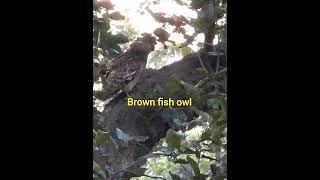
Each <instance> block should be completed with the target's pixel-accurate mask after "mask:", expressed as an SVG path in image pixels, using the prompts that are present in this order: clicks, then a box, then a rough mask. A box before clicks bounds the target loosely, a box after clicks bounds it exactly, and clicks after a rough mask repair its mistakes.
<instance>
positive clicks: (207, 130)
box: [200, 128, 211, 141]
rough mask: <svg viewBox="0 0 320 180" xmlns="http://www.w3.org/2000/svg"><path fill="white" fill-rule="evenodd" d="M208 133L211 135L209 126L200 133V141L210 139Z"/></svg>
mask: <svg viewBox="0 0 320 180" xmlns="http://www.w3.org/2000/svg"><path fill="white" fill-rule="evenodd" d="M210 135H211V128H208V129H206V130H205V131H204V133H202V135H201V137H200V141H206V140H210Z"/></svg>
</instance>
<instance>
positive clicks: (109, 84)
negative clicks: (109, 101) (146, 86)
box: [104, 33, 156, 98]
mask: <svg viewBox="0 0 320 180" xmlns="http://www.w3.org/2000/svg"><path fill="white" fill-rule="evenodd" d="M155 45H156V39H155V37H153V36H152V35H151V34H148V33H143V34H142V37H140V38H137V40H136V41H135V42H133V43H132V44H131V45H130V47H129V49H128V50H127V51H126V52H125V53H124V54H122V55H120V56H118V57H117V58H114V59H112V60H110V61H108V62H107V64H105V65H104V69H105V82H104V90H105V92H106V96H107V97H108V98H110V97H111V96H113V95H115V94H116V93H117V92H119V91H120V90H122V91H123V92H125V93H127V94H128V93H129V92H130V91H131V90H132V89H133V87H134V86H135V85H136V83H137V82H138V81H139V78H140V75H141V72H142V71H143V70H144V69H145V67H146V63H147V59H148V55H149V53H150V52H152V51H153V50H154V46H155Z"/></svg>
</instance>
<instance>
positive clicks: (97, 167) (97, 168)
mask: <svg viewBox="0 0 320 180" xmlns="http://www.w3.org/2000/svg"><path fill="white" fill-rule="evenodd" d="M99 171H102V169H101V167H100V165H99V164H98V163H96V162H95V161H93V172H95V173H98V172H99Z"/></svg>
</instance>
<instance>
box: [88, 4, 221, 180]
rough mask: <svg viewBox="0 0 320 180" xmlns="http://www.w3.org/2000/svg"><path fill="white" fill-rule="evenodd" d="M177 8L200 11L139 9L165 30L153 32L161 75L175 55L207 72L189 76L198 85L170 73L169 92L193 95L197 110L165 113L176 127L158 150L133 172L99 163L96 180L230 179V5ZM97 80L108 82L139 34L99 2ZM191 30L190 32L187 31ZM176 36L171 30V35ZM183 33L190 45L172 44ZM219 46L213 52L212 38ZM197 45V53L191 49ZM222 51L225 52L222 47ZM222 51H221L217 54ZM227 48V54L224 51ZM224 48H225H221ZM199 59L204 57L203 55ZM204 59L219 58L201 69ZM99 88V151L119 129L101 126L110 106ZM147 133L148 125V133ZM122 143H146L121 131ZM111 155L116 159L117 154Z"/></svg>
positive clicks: (96, 124) (96, 114)
mask: <svg viewBox="0 0 320 180" xmlns="http://www.w3.org/2000/svg"><path fill="white" fill-rule="evenodd" d="M172 1H175V3H176V4H177V5H179V6H185V7H188V8H190V9H192V10H194V11H196V12H197V15H198V16H197V18H196V19H193V18H190V17H188V16H187V15H185V14H184V15H182V14H174V12H173V14H165V13H163V12H154V11H153V10H152V8H150V7H151V6H157V5H159V4H160V3H161V0H154V1H143V3H142V4H141V5H140V9H139V11H140V12H141V13H144V14H149V15H150V16H152V17H153V19H154V21H156V22H159V23H160V24H161V26H160V27H158V28H156V29H154V31H153V34H154V35H155V36H156V37H157V40H158V44H160V45H161V46H158V47H157V49H155V51H154V52H153V54H151V55H150V57H149V60H148V61H149V62H148V64H150V63H153V62H157V63H158V66H155V68H157V69H160V68H161V67H163V65H164V64H165V63H163V62H165V61H166V59H170V58H172V57H173V55H174V54H177V53H178V54H180V55H182V56H184V57H191V56H192V57H194V59H195V61H200V62H201V65H202V66H201V67H199V68H195V69H193V70H192V72H190V75H192V74H194V73H198V74H201V77H202V78H201V79H199V80H198V81H197V82H196V83H194V84H193V83H188V82H185V81H183V80H182V79H181V77H179V76H178V75H176V74H171V75H170V76H169V78H167V80H166V84H165V87H164V88H166V89H167V90H168V91H169V92H170V93H171V94H175V95H177V96H179V97H191V98H192V99H193V101H194V104H195V105H194V106H192V107H186V108H187V109H188V111H191V112H193V115H190V114H188V113H186V111H185V110H184V109H186V108H184V109H183V108H179V107H170V108H164V107H163V108H162V109H161V116H162V117H165V119H168V120H169V121H170V122H169V123H168V124H170V128H169V129H168V130H166V133H165V135H164V137H161V138H160V139H159V141H158V142H157V143H155V144H154V146H153V148H152V149H151V150H150V151H149V152H147V153H145V155H143V156H141V157H138V158H135V161H134V162H132V164H135V165H136V166H135V168H132V166H130V167H128V168H124V169H120V170H119V169H118V170H115V169H114V168H113V167H110V166H108V165H106V164H101V163H97V162H96V161H94V162H93V177H94V179H130V178H131V179H173V180H177V179H197V180H198V179H199V180H201V179H217V180H218V179H226V178H227V88H226V71H227V68H226V66H225V65H224V66H222V65H220V58H221V59H222V57H220V56H223V58H224V60H225V61H226V60H227V58H226V52H227V51H226V42H227V31H226V27H227V21H226V12H227V2H226V0H192V1H191V0H172ZM93 8H94V11H93V72H94V74H93V82H94V84H95V86H98V85H99V84H103V78H104V77H103V76H102V74H101V73H100V72H101V69H100V67H101V64H104V63H106V62H107V61H108V60H110V59H111V58H114V57H117V56H118V55H119V54H121V53H123V52H124V51H125V50H126V49H127V48H128V46H129V44H130V43H131V42H132V41H133V40H135V39H136V37H137V36H139V33H138V32H136V31H135V30H134V27H132V26H130V24H129V23H125V25H117V24H116V23H113V22H116V21H126V19H127V18H126V17H125V15H122V14H121V13H120V12H119V11H117V10H116V9H115V8H114V6H113V3H112V1H110V0H102V1H98V2H97V1H94V2H93ZM186 26H190V27H192V29H193V30H192V33H191V34H190V32H189V30H187V28H185V27H186ZM169 30H171V31H170V32H168V31H169ZM173 34H180V35H182V36H183V37H184V39H185V41H184V42H182V43H180V42H176V41H175V39H172V38H170V37H171V36H172V35H173ZM199 35H204V38H203V40H204V41H203V42H196V39H197V38H196V37H198V36H199ZM214 39H215V40H217V42H218V45H219V46H218V45H217V46H213V43H212V42H213V40H214ZM195 43H196V45H197V46H198V47H199V49H200V50H199V51H198V52H194V50H193V49H192V48H190V47H189V46H190V45H192V44H195ZM220 45H221V46H220ZM215 47H219V48H215ZM220 47H222V48H220ZM221 49H222V50H221ZM200 53H201V55H200ZM203 54H205V58H208V59H209V60H210V58H211V57H214V58H215V60H216V61H215V64H216V65H215V66H214V68H212V67H211V66H206V65H205V64H202V62H203V61H202V60H203V57H204V56H203ZM101 87H102V88H94V95H93V96H94V113H93V124H94V129H93V133H94V136H93V137H94V138H93V143H94V147H93V150H94V151H100V150H101V146H102V145H103V144H105V143H108V142H112V141H114V138H115V137H114V136H113V135H112V133H111V132H113V131H114V130H112V129H110V127H107V126H104V123H103V122H101V120H99V119H101V118H99V117H101V116H103V115H104V114H103V111H104V106H105V105H106V104H107V103H106V102H108V99H106V97H105V94H104V91H103V85H102V86H101ZM144 128H148V127H144ZM115 136H116V138H117V139H119V140H121V141H124V142H126V143H135V144H137V145H139V146H143V142H144V141H145V139H146V137H144V136H132V135H129V133H127V132H125V131H123V130H121V129H120V128H116V130H115ZM111 156H112V155H111Z"/></svg>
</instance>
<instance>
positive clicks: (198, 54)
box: [197, 53, 209, 73]
mask: <svg viewBox="0 0 320 180" xmlns="http://www.w3.org/2000/svg"><path fill="white" fill-rule="evenodd" d="M197 57H198V59H199V61H200V64H201V66H202V69H203V70H204V71H205V72H206V73H209V72H208V70H207V69H206V68H205V67H204V65H203V63H202V60H201V57H200V53H197Z"/></svg>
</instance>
